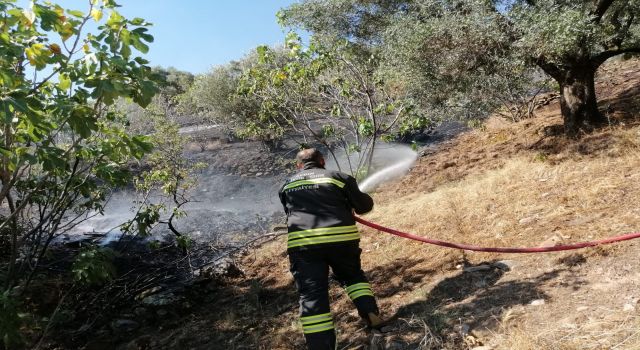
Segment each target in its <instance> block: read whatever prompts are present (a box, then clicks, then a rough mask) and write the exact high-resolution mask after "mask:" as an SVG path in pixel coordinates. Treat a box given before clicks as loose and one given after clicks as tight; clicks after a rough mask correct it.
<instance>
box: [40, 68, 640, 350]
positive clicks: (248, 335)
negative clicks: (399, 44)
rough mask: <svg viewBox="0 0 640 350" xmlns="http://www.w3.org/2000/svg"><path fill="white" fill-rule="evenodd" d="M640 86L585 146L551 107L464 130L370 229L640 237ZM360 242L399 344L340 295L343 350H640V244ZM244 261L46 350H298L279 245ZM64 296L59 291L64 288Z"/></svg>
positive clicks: (612, 104)
mask: <svg viewBox="0 0 640 350" xmlns="http://www.w3.org/2000/svg"><path fill="white" fill-rule="evenodd" d="M638 86H640V64H639V63H638V61H633V60H632V61H625V62H615V63H612V64H609V65H608V66H606V67H604V68H603V69H602V70H601V71H600V72H599V77H598V83H597V89H598V93H599V96H600V101H601V106H600V107H601V109H602V110H603V111H604V112H606V113H607V116H608V117H609V119H610V120H611V124H610V125H608V126H605V127H603V128H601V129H599V130H596V131H594V132H592V133H589V134H585V135H582V136H581V137H580V138H579V139H577V140H570V139H566V138H564V137H563V136H562V135H560V134H558V133H557V130H558V128H559V125H561V117H560V115H559V106H558V103H557V101H553V100H552V102H550V103H549V104H548V105H546V106H543V107H541V108H539V109H538V110H536V116H535V117H534V118H532V119H527V120H524V121H522V122H520V123H515V124H514V123H511V122H506V121H504V120H502V119H498V118H491V119H490V120H488V121H487V123H485V124H484V126H482V127H480V128H477V129H473V130H467V131H464V132H463V133H462V134H460V135H458V136H457V137H456V138H454V139H452V140H449V141H445V142H443V143H442V144H441V145H440V146H439V148H438V150H437V151H433V150H430V149H429V150H427V152H424V156H422V157H421V158H420V159H419V162H418V163H417V165H416V166H415V168H414V169H413V170H412V171H411V172H410V173H409V174H408V175H407V176H406V177H405V178H403V179H402V180H400V181H398V182H396V183H392V184H388V185H386V186H384V187H383V188H381V189H380V190H379V191H378V193H376V195H375V200H376V206H377V208H376V210H375V211H374V212H373V213H371V214H370V215H369V216H368V217H367V218H368V219H370V220H372V221H376V222H380V223H382V224H384V225H388V226H392V227H397V228H399V229H404V230H408V231H411V232H415V233H418V234H423V235H428V236H429V237H432V238H437V239H443V240H449V241H456V242H464V243H470V244H479V245H489V246H539V245H548V244H552V245H553V244H559V243H570V242H576V241H585V240H591V239H598V238H604V237H608V236H612V235H616V234H620V233H627V232H631V231H634V230H637V229H638V227H640V211H638V209H637V204H636V203H638V202H640V188H638V186H637V181H635V180H636V178H637V175H638V172H637V168H638V166H640V136H639V135H640V127H639V126H638V125H639V123H638V121H639V119H638V118H637V117H638V111H640V99H639V98H638V96H639V95H638ZM220 145H222V143H221V144H220ZM220 145H211V146H210V147H223V148H220V153H219V156H217V158H216V159H217V160H215V159H211V160H210V161H212V162H214V161H218V162H220V164H227V165H228V167H229V173H232V174H239V175H240V176H241V175H242V174H245V175H246V176H247V177H249V176H256V175H257V173H258V172H264V171H268V169H263V168H260V169H256V170H255V171H252V170H251V169H250V168H247V169H246V170H245V169H242V167H241V165H239V164H235V163H234V162H235V159H238V158H235V157H236V156H237V157H240V158H242V159H253V158H250V157H247V155H246V153H243V152H242V151H241V150H240V151H237V152H238V153H236V154H235V155H234V158H231V157H230V156H228V153H226V152H222V151H221V150H222V149H224V147H225V146H220ZM207 147H209V146H207ZM213 150H214V148H211V151H213ZM194 152H195V153H197V152H198V150H197V149H195V150H194ZM231 152H235V151H231ZM203 153H205V152H203ZM203 157H205V156H204V155H203ZM207 159H210V158H207ZM231 159H234V160H233V161H232V160H231ZM282 159H285V157H283V158H282ZM225 162H226V163H225ZM247 164H248V165H250V164H252V162H251V161H249V162H248V163H247ZM251 174H254V175H251ZM363 230H364V234H365V238H364V239H363V241H362V248H363V251H364V255H363V266H364V268H365V270H366V272H367V274H368V275H369V276H370V278H371V282H372V285H373V286H374V291H375V292H376V294H377V296H378V298H379V302H380V306H381V309H382V310H383V312H384V313H385V315H387V316H395V317H396V318H397V319H398V321H397V322H396V328H395V330H394V331H392V332H390V333H388V334H384V335H381V334H372V333H369V332H367V331H366V330H365V329H364V326H363V325H362V324H361V323H360V322H359V321H358V317H357V314H356V313H355V310H354V309H353V308H352V306H351V304H350V301H349V300H348V298H347V297H346V296H345V295H344V293H343V292H342V291H341V290H340V289H339V288H338V286H337V285H333V286H332V289H331V299H332V310H333V313H334V316H335V319H336V321H337V324H338V328H339V333H338V335H339V340H340V346H339V348H340V349H473V348H479V347H484V348H482V349H609V348H617V349H637V348H639V347H640V336H639V334H638V332H637V329H638V327H640V313H639V311H638V308H640V305H638V301H639V300H640V294H638V288H637V287H638V285H639V284H640V273H638V271H640V260H639V259H637V252H638V244H640V243H638V242H636V241H631V242H626V243H621V244H617V245H611V246H605V247H598V248H590V249H585V250H580V251H575V252H566V253H557V254H536V255H501V254H488V253H471V252H466V253H463V252H460V251H455V250H445V249H441V248H435V247H430V246H425V245H423V244H419V243H412V242H408V241H404V240H401V239H399V238H394V237H391V236H388V235H384V234H381V233H378V232H374V231H372V230H369V229H363ZM169 259H170V258H168V257H164V258H163V260H165V262H166V261H169ZM236 262H237V266H238V267H239V271H236V270H235V269H231V270H232V271H231V272H229V273H227V272H223V273H219V274H214V275H210V276H208V277H206V278H203V279H202V282H201V283H195V284H193V285H192V286H189V287H185V289H184V290H183V291H180V292H176V293H174V294H175V295H180V296H184V299H181V298H179V299H180V301H178V302H170V303H167V304H164V305H161V306H159V307H157V306H153V307H152V306H144V305H142V299H144V298H145V297H146V296H151V295H153V294H160V296H162V295H163V294H162V293H159V292H158V293H156V292H149V294H148V295H144V296H142V298H136V297H137V296H139V294H140V293H144V292H145V290H143V291H141V292H139V293H138V294H136V293H131V294H129V295H130V297H129V299H127V300H128V304H126V305H125V304H123V306H121V307H116V308H114V311H113V312H112V313H110V314H109V317H108V319H109V320H110V321H109V322H106V321H105V322H104V323H103V324H102V326H100V327H96V328H91V329H90V330H89V331H86V330H85V333H86V335H85V336H83V337H75V338H74V337H72V336H70V335H69V334H72V333H73V331H69V330H67V331H65V332H60V333H53V332H52V334H53V335H52V338H51V340H50V341H48V342H47V344H48V345H47V346H46V347H43V348H48V349H66V348H79V349H80V348H82V349H114V348H116V349H299V348H302V347H303V340H302V336H301V333H300V331H299V329H298V326H297V322H296V320H297V315H296V313H297V312H296V309H297V308H296V295H295V289H294V287H293V285H292V280H291V277H290V275H289V272H288V262H287V259H286V254H285V252H284V241H283V240H282V239H276V240H275V241H273V242H270V243H267V244H265V245H262V246H260V248H257V249H252V250H248V251H245V252H244V254H241V255H238V256H237V261H236ZM131 264H133V262H132V261H131V262H128V263H125V264H124V266H127V265H131ZM132 266H133V265H132ZM187 270H188V268H187ZM165 273H169V272H165ZM52 283H54V282H52ZM128 283H132V282H128ZM54 284H55V283H54ZM125 285H126V284H125ZM56 286H57V288H58V289H59V290H64V286H65V285H64V284H61V283H60V284H57V285H56ZM50 287H51V286H47V290H50V289H51V288H50ZM147 290H148V289H147ZM165 296H166V295H165ZM34 298H35V297H34ZM44 299H46V298H44ZM51 299H52V300H55V299H56V298H51ZM151 299H153V298H151ZM158 299H159V300H162V298H156V301H157V300H158ZM77 300H80V299H77ZM83 300H86V299H83ZM161 303H163V302H161ZM185 303H187V304H185ZM48 305H52V304H51V303H49V304H48ZM114 305H118V304H117V303H114ZM140 307H142V308H144V309H145V310H142V309H138V308H140ZM136 310H138V313H139V314H140V315H138V313H136ZM47 311H51V306H49V309H47ZM78 319H80V317H78ZM105 319H106V318H105ZM117 320H120V321H121V322H119V323H117V322H116V323H113V321H117ZM128 321H133V322H135V324H132V323H130V322H128ZM74 322H77V321H74ZM81 324H82V323H81V322H79V323H77V324H75V325H79V328H76V330H80V328H82V326H81Z"/></svg>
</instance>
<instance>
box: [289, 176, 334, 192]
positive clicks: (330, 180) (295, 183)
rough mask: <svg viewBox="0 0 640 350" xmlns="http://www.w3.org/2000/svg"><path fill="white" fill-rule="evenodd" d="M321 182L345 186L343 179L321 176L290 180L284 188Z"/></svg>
mask: <svg viewBox="0 0 640 350" xmlns="http://www.w3.org/2000/svg"><path fill="white" fill-rule="evenodd" d="M319 184H333V185H336V186H338V187H340V188H343V187H344V182H342V181H339V180H336V179H334V178H330V177H321V178H317V179H303V180H297V181H293V182H290V183H288V184H287V185H285V186H284V188H283V189H282V190H283V191H286V190H290V189H292V188H296V187H300V186H305V185H319Z"/></svg>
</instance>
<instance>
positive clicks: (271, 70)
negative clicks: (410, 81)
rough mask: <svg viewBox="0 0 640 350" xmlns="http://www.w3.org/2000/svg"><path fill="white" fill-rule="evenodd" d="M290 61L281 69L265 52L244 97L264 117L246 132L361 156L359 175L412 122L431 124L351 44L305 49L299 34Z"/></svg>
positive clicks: (355, 168)
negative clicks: (384, 142)
mask: <svg viewBox="0 0 640 350" xmlns="http://www.w3.org/2000/svg"><path fill="white" fill-rule="evenodd" d="M286 48H287V50H288V52H289V59H288V60H287V61H286V63H284V64H281V63H279V62H275V61H274V57H276V56H275V55H273V53H272V50H271V49H269V48H267V47H261V48H258V54H259V57H260V63H261V64H259V65H257V66H255V67H253V68H251V69H249V70H248V71H246V72H245V75H244V77H243V79H242V83H241V85H240V89H239V92H240V93H242V94H244V95H250V96H253V97H254V98H256V99H257V100H258V101H260V111H259V113H258V115H257V116H256V117H255V118H254V119H250V120H248V121H247V122H246V124H245V128H246V132H248V133H253V134H256V135H265V134H267V135H269V136H273V135H276V136H275V137H282V136H284V135H287V134H293V135H295V136H299V137H301V138H302V140H301V142H302V143H306V144H308V143H311V142H319V143H322V144H323V145H325V146H326V148H327V149H328V150H329V151H330V152H331V154H332V155H333V157H334V158H336V162H337V157H336V154H335V153H334V151H335V150H336V149H342V150H343V152H344V153H346V154H355V155H356V157H355V159H354V161H353V162H351V161H350V162H349V163H348V169H344V170H345V171H348V172H350V173H352V174H356V175H363V174H366V172H367V171H368V169H369V165H370V163H371V157H372V155H373V152H374V149H375V145H376V142H378V140H379V139H380V138H381V137H384V136H387V137H388V136H390V135H391V134H393V133H394V132H397V131H398V130H401V129H402V127H405V128H408V127H409V124H408V123H407V121H408V120H409V119H412V118H413V120H414V121H415V120H420V121H422V122H423V123H425V124H427V123H429V122H430V121H429V120H428V119H421V118H419V117H418V116H417V113H416V111H415V108H413V106H412V104H411V103H410V101H408V100H401V99H397V98H393V97H392V96H391V95H390V94H389V92H388V91H387V90H386V86H385V84H384V82H383V81H382V80H381V79H380V78H379V77H377V76H376V75H375V71H376V66H377V62H378V60H377V59H376V57H368V58H367V59H362V58H363V57H364V56H363V55H362V52H361V50H360V49H359V48H358V47H357V46H354V45H350V44H349V43H347V42H342V43H341V44H339V45H333V46H330V47H327V46H324V45H322V44H320V43H318V42H316V41H312V42H311V44H310V45H309V46H308V47H304V46H303V45H302V43H301V42H300V38H299V37H298V36H297V35H295V34H290V35H289V36H288V37H287V41H286Z"/></svg>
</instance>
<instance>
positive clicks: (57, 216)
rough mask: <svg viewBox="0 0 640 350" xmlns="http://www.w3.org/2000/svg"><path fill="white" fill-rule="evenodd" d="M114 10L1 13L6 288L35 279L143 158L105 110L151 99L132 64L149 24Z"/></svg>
mask: <svg viewBox="0 0 640 350" xmlns="http://www.w3.org/2000/svg"><path fill="white" fill-rule="evenodd" d="M117 6H118V5H117V4H116V3H115V2H114V1H112V0H103V1H98V0H92V1H89V2H88V8H87V9H86V11H84V12H83V11H78V10H65V9H63V8H62V7H60V6H58V5H55V4H51V3H48V2H46V3H40V2H34V3H33V4H32V5H31V6H30V7H28V8H21V7H18V6H17V5H16V4H15V1H3V2H1V3H0V40H1V41H2V45H1V46H0V81H1V84H0V115H1V118H0V122H1V123H2V126H1V130H2V137H1V140H0V160H1V162H0V182H1V184H2V186H1V188H0V203H1V204H2V206H3V207H6V208H8V210H7V211H6V216H5V217H3V218H2V219H1V220H0V232H2V237H0V238H1V239H0V241H2V242H4V243H6V244H8V246H9V251H10V254H9V256H8V257H7V259H6V260H5V259H3V264H2V265H1V266H0V267H1V268H2V269H3V270H4V271H6V273H4V274H3V275H4V281H3V282H4V285H5V287H6V288H11V287H12V286H13V285H15V283H16V282H17V280H18V278H19V277H20V276H22V273H23V272H25V271H31V272H33V271H35V269H36V268H37V266H38V263H39V262H40V261H41V259H42V257H43V256H44V254H45V252H46V250H47V248H48V247H49V245H50V243H51V242H52V240H53V239H54V238H55V237H56V236H58V235H60V234H62V233H64V232H66V231H68V230H70V229H71V228H73V227H74V226H75V225H77V224H78V223H80V222H82V221H83V220H85V219H87V218H88V216H89V215H91V214H90V213H96V212H97V213H100V212H101V211H102V209H103V206H104V203H105V200H106V198H107V196H108V194H109V193H110V191H112V189H113V188H117V187H118V186H122V185H125V184H127V183H128V182H129V181H130V179H131V175H130V174H129V172H128V171H127V166H128V164H129V163H130V162H131V161H135V160H137V159H141V158H142V157H143V156H144V155H145V154H146V153H148V152H149V151H150V150H151V148H152V145H151V143H150V142H149V140H148V139H147V138H146V137H144V136H135V135H133V136H132V135H129V134H127V133H126V132H125V129H124V125H125V122H126V120H125V118H124V117H123V116H122V115H120V114H118V113H115V112H113V111H112V110H111V109H110V106H112V105H113V104H114V103H115V101H116V100H117V99H119V98H122V97H125V98H130V99H131V100H132V101H134V102H135V103H137V104H139V105H142V106H145V105H147V104H149V103H150V102H151V100H152V97H153V96H154V94H155V93H156V91H157V88H156V84H155V83H154V81H153V79H152V78H153V74H152V71H151V68H150V67H148V66H147V63H148V62H147V61H146V60H144V59H143V58H141V57H139V56H138V55H139V54H140V53H146V52H147V50H148V46H147V44H148V43H149V42H151V41H152V40H153V37H152V36H151V35H150V34H149V33H148V31H147V27H148V26H149V23H147V22H146V21H144V20H143V19H141V18H134V19H131V20H130V19H126V18H124V17H123V16H122V15H120V13H119V12H118V11H117ZM89 22H96V23H97V25H98V27H97V31H96V32H95V33H93V34H91V33H86V32H85V27H86V26H87V24H88V23H89ZM18 256H20V257H21V259H20V261H18ZM29 278H30V277H29ZM27 281H28V279H27Z"/></svg>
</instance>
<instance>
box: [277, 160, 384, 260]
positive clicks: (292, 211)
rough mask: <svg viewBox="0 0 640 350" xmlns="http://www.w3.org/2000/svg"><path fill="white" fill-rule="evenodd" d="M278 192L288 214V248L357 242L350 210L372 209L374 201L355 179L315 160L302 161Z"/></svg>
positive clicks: (359, 212) (310, 247)
mask: <svg viewBox="0 0 640 350" xmlns="http://www.w3.org/2000/svg"><path fill="white" fill-rule="evenodd" d="M278 194H279V196H280V201H281V202H282V205H283V206H284V211H285V213H286V214H287V226H288V229H289V237H288V244H287V249H288V251H292V250H305V249H312V248H318V247H329V246H331V245H336V244H344V243H345V242H357V241H358V240H360V233H359V232H358V229H357V227H356V222H355V219H354V217H353V212H355V213H356V214H364V213H367V212H369V211H370V210H371V209H373V200H372V199H371V197H370V196H369V195H368V194H366V193H363V192H361V191H360V189H359V188H358V184H357V183H356V179H354V178H353V177H352V176H350V175H347V174H344V173H341V172H338V171H332V170H326V169H323V168H321V167H319V166H318V165H317V164H316V163H307V164H305V167H304V169H303V170H301V171H300V172H298V173H297V174H295V175H294V176H292V177H291V178H289V179H288V180H287V182H286V183H285V184H284V185H283V186H282V188H281V189H280V191H279V193H278Z"/></svg>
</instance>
